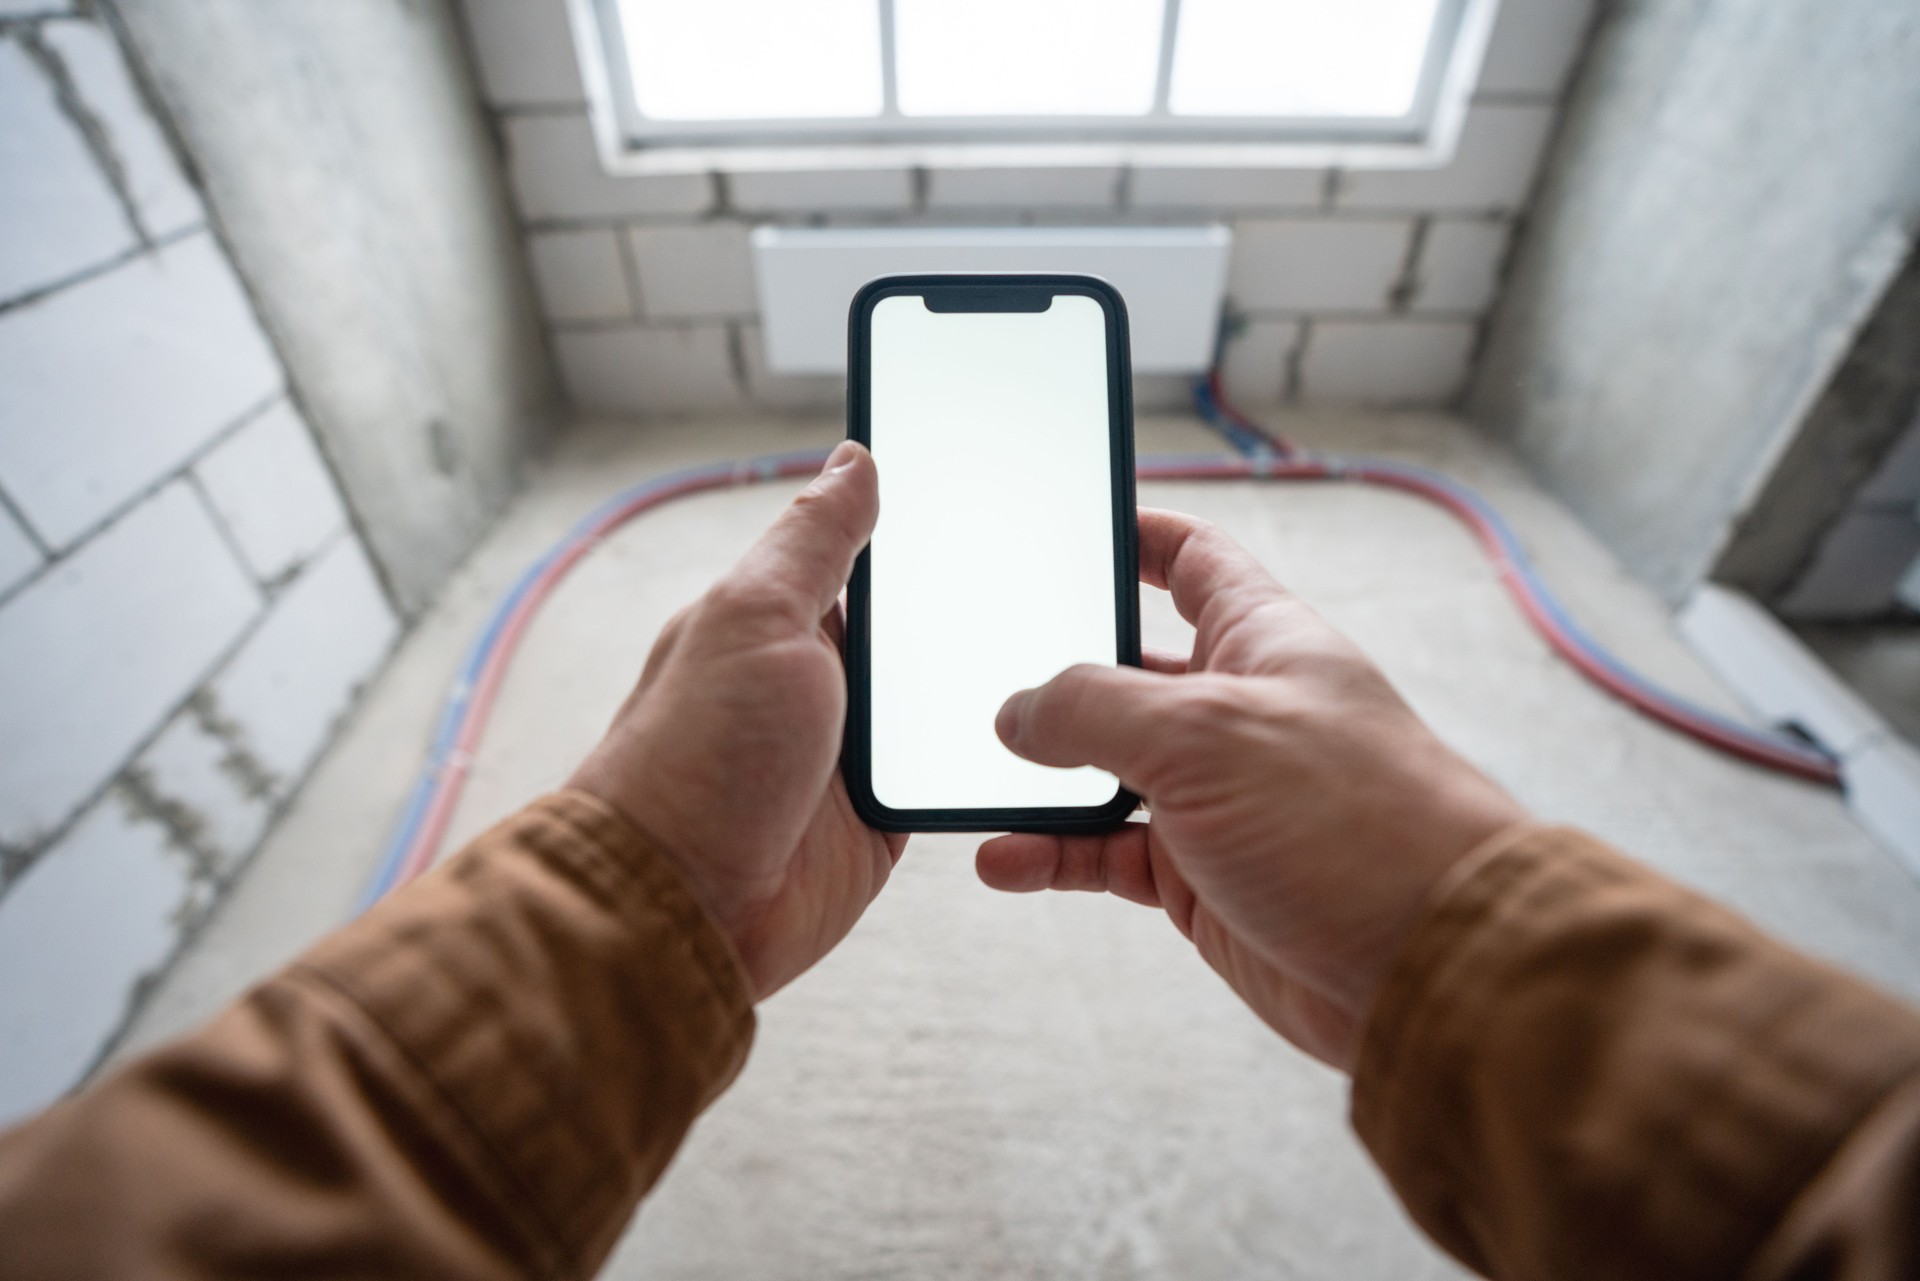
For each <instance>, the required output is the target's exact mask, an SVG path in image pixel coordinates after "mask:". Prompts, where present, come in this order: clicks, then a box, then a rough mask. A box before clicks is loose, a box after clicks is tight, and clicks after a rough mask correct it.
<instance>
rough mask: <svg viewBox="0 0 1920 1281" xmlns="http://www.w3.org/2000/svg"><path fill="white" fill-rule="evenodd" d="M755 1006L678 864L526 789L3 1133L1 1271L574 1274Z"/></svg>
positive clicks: (661, 1152) (658, 1159)
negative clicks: (285, 963)
mask: <svg viewBox="0 0 1920 1281" xmlns="http://www.w3.org/2000/svg"><path fill="white" fill-rule="evenodd" d="M752 1030H753V1015H752V1010H751V1006H750V1004H749V1001H748V999H747V993H746V988H745V983H744V980H743V978H742V976H741V973H740V969H739V966H738V963H737V962H736V960H735V959H734V957H733V955H732V952H731V951H730V949H729V946H728V944H727V941H726V940H725V939H724V938H723V937H722V936H721V934H720V933H719V932H718V931H717V930H716V929H715V927H714V926H713V925H712V924H710V923H709V921H708V920H707V918H706V916H705V914H704V913H703V912H702V911H701V909H700V907H699V905H698V904H697V903H696V902H695V901H694V899H693V897H692V895H691V894H690V893H689V891H688V890H687V889H686V887H685V886H684V885H683V884H682V882H681V880H680V878H679V876H678V874H677V873H676V872H675V871H674V870H673V869H672V867H671V866H670V865H669V864H668V863H667V862H666V861H665V860H663V859H662V858H661V857H660V856H659V855H658V854H657V853H655V852H654V851H653V850H651V849H650V848H649V847H648V845H647V843H646V842H645V840H644V839H643V838H642V837H641V836H640V835H639V834H638V833H636V832H635V831H634V830H633V829H632V828H631V827H630V826H629V825H627V824H626V823H625V822H624V821H623V820H622V819H621V818H620V817H619V816H618V815H617V814H615V813H614V812H613V811H612V810H611V809H609V808H608V807H606V806H605V805H603V804H602V803H600V802H599V801H596V800H594V799H593V798H591V797H588V796H585V795H582V794H580V793H574V792H565V793H561V794H558V795H555V796H550V797H547V798H546V799H544V800H542V801H539V802H537V803H536V804H534V805H532V806H530V807H528V808H527V809H526V810H524V811H523V812H521V813H520V814H518V815H516V816H515V817H514V818H512V819H510V820H509V821H507V822H505V823H503V824H501V825H500V826H499V827H496V828H494V829H493V830H492V831H491V832H488V833H487V834H486V835H484V836H482V837H481V838H480V839H479V840H477V841H475V842H474V843H473V845H471V846H470V847H468V848H467V849H466V850H465V851H464V852H462V853H461V854H460V855H459V856H458V857H457V858H455V859H453V860H452V861H451V862H450V863H449V864H448V865H447V866H446V867H444V868H443V869H441V870H440V871H437V872H436V873H434V874H433V875H432V876H429V877H427V878H425V879H423V880H422V881H420V882H418V883H417V884H415V885H413V886H410V887H409V888H407V889H405V890H402V891H401V892H399V893H397V894H394V895H392V896H391V897H390V898H388V899H387V900H386V901H385V902H383V903H382V904H380V905H379V906H377V907H376V908H374V909H373V910H372V911H371V912H369V913H368V914H367V915H366V916H364V917H363V918H361V919H360V920H358V921H356V922H354V923H353V924H352V925H350V926H348V927H346V928H345V929H343V930H341V931H340V932H339V933H337V934H335V935H333V936H331V937H330V938H328V939H326V940H325V941H323V942H322V943H321V944H319V945H318V946H317V947H315V948H314V949H313V950H312V951H310V952H308V953H307V954H306V955H305V956H304V957H302V958H301V959H300V960H298V961H296V962H295V963H294V964H292V965H290V966H289V967H288V968H287V969H286V970H285V971H284V972H282V973H280V974H279V975H277V976H275V977H274V978H272V979H269V980H268V981H267V982H265V983H264V984H262V985H261V986H260V987H258V988H257V989H255V990H254V991H253V992H252V993H250V994H249V995H248V996H247V997H246V998H245V999H243V1000H242V1001H241V1002H239V1003H238V1004H237V1005H235V1006H234V1007H232V1008H231V1009H229V1010H228V1011H227V1012H226V1013H224V1014H222V1015H221V1016H220V1017H219V1018H217V1019H216V1020H215V1021H214V1022H213V1023H212V1024H210V1025H209V1026H208V1027H207V1028H205V1029H204V1030H203V1031H201V1032H199V1033H197V1034H195V1035H193V1036H190V1037H188V1038H186V1039H185V1040H182V1041H179V1042H176V1043H175V1044H173V1045H170V1046H167V1047H165V1048H163V1049H161V1050H159V1051H157V1052H155V1053H153V1054H151V1055H149V1056H147V1057H145V1058H143V1059H140V1060H138V1061H136V1062H133V1063H131V1064H129V1065H127V1066H126V1067H124V1068H122V1069H120V1070H119V1071H117V1072H115V1073H113V1074H112V1075H111V1076H109V1077H107V1078H106V1079H104V1080H102V1081H100V1082H99V1083H97V1084H95V1085H94V1086H93V1087H91V1088H90V1089H88V1090H87V1091H85V1092H84V1093H82V1094H80V1095H77V1096H75V1097H73V1098H70V1099H68V1100H66V1101H64V1102H62V1103H60V1104H58V1105H57V1106H55V1107H53V1108H52V1109H50V1110H49V1111H47V1112H45V1113H43V1114H41V1115H40V1116H39V1117H37V1118H35V1119H33V1120H31V1121H28V1122H27V1123H26V1124H24V1125H22V1126H20V1127H19V1128H17V1129H15V1130H13V1131H11V1132H9V1133H7V1134H5V1135H3V1136H0V1276H8V1277H16V1276H17V1277H29V1276H30V1277H134V1276H138V1277H165V1278H176V1277H177V1278H188V1277H193V1278H200V1277H212V1276H228V1275H243V1274H244V1275H249V1276H261V1275H281V1274H286V1275H294V1274H298V1275H309V1276H311V1275H327V1276H373V1275H384V1276H407V1277H460V1278H468V1279H472V1278H482V1279H485V1278H505V1277H522V1276H530V1275H532V1276H562V1277H577V1276H586V1275H590V1274H591V1273H593V1272H594V1270H595V1269H596V1268H597V1267H598V1266H599V1264H600V1262H601V1260H602V1259H603V1258H604V1257H605V1256H606V1253H607V1251H608V1250H609V1249H611V1248H612V1246H613V1243H614V1241H615V1240H616V1238H617V1237H618V1235H619V1233H620V1231H621V1229H622V1228H623V1227H624V1226H625V1225H626V1222H627V1220H628V1218H629V1217H630V1215H631V1214H632V1212H633V1208H634V1206H635V1204H636V1203H637V1202H638V1201H639V1199H640V1197H641V1195H642V1194H643V1193H644V1192H645V1191H646V1190H647V1189H648V1188H649V1187H650V1186H652V1184H653V1182H654V1181H655V1180H656V1179H657V1178H659V1176H660V1173H661V1171H662V1170H663V1169H664V1168H665V1167H666V1164H667V1161H668V1159H669V1158H670V1157H671V1156H672V1155H673V1151H674V1149H675V1148H676V1147H677V1146H678V1145H679V1142H680V1140H681V1138H682V1137H683V1136H684V1134H685V1133H686V1130H687V1127H688V1126H689V1125H690V1124H691V1123H692V1121H693V1119H694V1117H695V1116H696V1115H697V1114H698V1113H699V1111H700V1109H701V1108H702V1107H704V1106H705V1105H706V1104H707V1103H708V1102H709V1101H711V1100H712V1099H713V1098H714V1096H715V1095H717V1094H718V1093H719V1092H720V1091H721V1090H722V1089H723V1088H725V1086H726V1085H727V1084H728V1082H730V1081H731V1080H732V1078H733V1076H734V1074H735V1073H736V1072H737V1071H738V1070H739V1067H740V1064H741V1062H742V1061H743V1059H744V1058H745V1055H746V1051H747V1046H748V1043H749V1041H750V1040H751V1037H752Z"/></svg>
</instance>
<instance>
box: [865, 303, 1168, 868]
mask: <svg viewBox="0 0 1920 1281" xmlns="http://www.w3.org/2000/svg"><path fill="white" fill-rule="evenodd" d="M894 294H918V295H921V296H923V297H925V298H926V300H927V306H928V308H929V309H930V310H933V311H1044V310H1046V308H1047V307H1048V306H1050V305H1051V299H1052V298H1053V296H1054V295H1055V294H1082V295H1086V296H1088V297H1091V298H1093V299H1095V300H1096V301H1098V302H1099V303H1100V306H1101V309H1102V310H1103V311H1104V312H1105V313H1106V317H1107V418H1108V428H1109V433H1110V434H1109V439H1110V441H1111V449H1110V456H1111V458H1112V463H1113V545H1114V551H1115V555H1114V558H1113V560H1114V581H1113V593H1114V616H1115V618H1116V619H1117V620H1118V623H1119V629H1120V635H1119V638H1118V640H1119V644H1118V647H1117V651H1118V653H1119V655H1120V661H1121V662H1122V663H1124V664H1126V665H1128V666H1130V667H1138V666H1140V530H1139V523H1138V522H1139V517H1138V514H1137V510H1136V507H1135V500H1134V489H1133V485H1134V462H1133V370H1132V358H1131V354H1130V347H1129V343H1128V338H1127V306H1126V303H1125V302H1123V301H1122V300H1121V298H1120V294H1119V291H1118V290H1116V289H1114V287H1113V286H1112V285H1110V284H1108V283H1107V282H1106V281H1104V280H1101V279H1098V278H1097V277H1094V276H1069V275H1015V274H997V273H981V274H969V275H931V276H883V277H881V278H880V279H878V280H874V281H870V282H869V283H868V284H867V285H865V286H864V287H863V288H862V289H861V290H860V292H859V293H857V294H855V295H854V298H853V306H852V307H851V308H850V309H849V311H848V315H847V436H848V438H849V439H852V440H857V441H859V442H860V443H861V444H862V445H871V444H872V432H871V422H870V418H869V411H870V408H871V406H870V405H869V403H868V396H867V386H868V376H867V375H868V337H869V329H868V325H869V318H870V317H871V315H872V311H873V307H874V304H875V303H877V302H879V301H880V300H881V299H882V298H885V297H888V296H890V295H894ZM1036 301H1037V302H1038V303H1039V305H1038V306H1035V305H1033V304H1034V303H1035V302H1036ZM869 554H870V553H869V552H867V551H862V552H861V553H860V557H859V559H858V560H857V561H855V562H854V567H853V577H852V579H851V581H850V582H849V583H848V585H847V729H846V736H845V740H844V746H843V747H842V750H841V757H840V767H841V772H842V774H843V775H844V777H845V779H846V783H847V794H848V796H849V797H850V798H851V799H852V801H853V809H854V812H855V813H856V814H858V815H859V816H860V818H861V819H862V821H864V822H865V823H866V824H867V825H868V826H869V827H872V828H875V829H877V830H879V831H882V832H999V831H1015V832H1061V833H1073V832H1082V833H1084V832H1102V831H1108V830H1110V829H1112V828H1114V827H1116V826H1118V825H1119V824H1120V823H1121V822H1122V821H1124V820H1125V819H1126V817H1127V815H1129V814H1131V813H1132V812H1133V811H1134V809H1135V808H1136V807H1137V806H1138V805H1139V803H1140V798H1139V797H1137V796H1135V795H1134V794H1133V793H1132V792H1129V791H1127V790H1126V789H1125V788H1124V787H1123V788H1120V789H1118V790H1117V791H1116V792H1115V793H1114V796H1113V799H1112V800H1110V801H1108V802H1106V803H1105V804H1103V805H1093V806H1059V807H1048V808H1024V809H1019V808H1016V809H923V810H900V809H894V808H892V807H890V806H887V805H882V804H881V803H880V801H879V800H878V799H877V798H876V797H875V796H874V794H873V772H872V742H871V739H870V736H869V730H868V726H869V725H870V724H871V723H872V721H871V715H870V712H871V707H872V703H871V694H872V690H871V675H872V668H871V663H870V660H871V649H870V644H871V640H872V636H871V632H870V627H871V618H872V615H871V613H870V609H869V605H870V597H869V588H870V584H869V579H868V570H869V566H868V556H869Z"/></svg>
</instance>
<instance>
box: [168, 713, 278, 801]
mask: <svg viewBox="0 0 1920 1281" xmlns="http://www.w3.org/2000/svg"><path fill="white" fill-rule="evenodd" d="M187 711H188V712H189V713H191V714H192V716H193V719H194V723H195V724H197V725H198V726H199V727H200V728H201V729H202V730H204V731H205V732H206V733H207V735H208V736H209V737H211V738H213V739H215V740H216V741H218V742H219V744H220V746H221V748H222V751H221V753H220V772H221V773H223V774H225V775H226V776H227V777H228V778H229V779H231V780H233V783H234V785H235V786H237V787H238V788H239V789H240V793H241V795H243V796H245V797H247V798H248V799H249V800H256V801H264V802H266V803H267V804H269V805H271V804H274V803H275V802H276V801H277V800H278V799H279V796H280V791H281V788H282V786H283V780H282V779H281V778H280V776H279V775H278V774H277V773H275V772H274V771H273V769H271V768H270V767H269V766H268V765H267V764H266V762H264V761H262V760H261V759H260V758H259V757H258V756H257V755H255V754H254V751H253V748H252V745H251V744H249V743H248V742H247V732H246V730H245V729H244V728H243V727H242V726H241V724H240V722H238V721H236V720H234V719H233V718H232V717H230V716H227V715H226V714H225V713H223V712H222V711H221V710H220V700H219V697H218V696H217V695H216V694H215V693H214V692H213V691H212V690H211V689H200V690H196V691H195V692H194V695H193V697H191V698H189V699H188V700H187Z"/></svg>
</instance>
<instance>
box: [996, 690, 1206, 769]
mask: <svg viewBox="0 0 1920 1281" xmlns="http://www.w3.org/2000/svg"><path fill="white" fill-rule="evenodd" d="M1179 680H1180V678H1179V677H1175V676H1163V675H1161V674H1159V673H1158V672H1143V671H1141V670H1140V669H1139V668H1137V667H1099V666H1095V665H1092V664H1087V663H1083V664H1081V665H1080V666H1078V667H1069V668H1068V669H1067V670H1066V671H1064V672H1061V673H1060V674H1059V675H1058V676H1056V677H1054V678H1053V679H1052V680H1050V681H1048V682H1047V683H1046V684H1045V685H1042V686H1040V687H1039V688H1038V689H1023V690H1021V691H1020V692H1019V693H1017V694H1015V695H1013V696H1012V697H1011V698H1009V699H1008V700H1007V701H1006V702H1005V703H1004V704H1003V705H1002V706H1001V708H1000V714H999V715H998V716H997V717H995V718H994V722H993V727H994V729H995V731H996V732H998V733H999V735H1000V741H1001V742H1003V743H1005V744H1006V745H1007V747H1008V749H1009V750H1011V751H1012V752H1013V753H1014V754H1015V755H1017V756H1024V757H1026V758H1027V759H1028V760H1030V761H1034V762H1036V763H1037V764H1040V765H1058V766H1063V767H1070V766H1076V765H1093V766H1097V767H1098V768H1100V769H1103V770H1106V771H1107V772H1108V773H1110V774H1115V775H1118V776H1119V777H1120V778H1121V779H1122V780H1123V781H1133V782H1136V783H1137V782H1138V781H1140V779H1141V778H1142V776H1143V774H1144V773H1145V772H1146V768H1147V765H1148V760H1149V757H1150V756H1151V755H1152V752H1153V750H1154V746H1155V743H1156V742H1157V740H1158V738H1159V732H1158V731H1159V729H1160V728H1162V727H1164V725H1165V723H1166V722H1165V718H1166V715H1167V711H1168V709H1169V707H1170V706H1171V704H1172V702H1173V699H1174V694H1175V689H1176V687H1177V685H1178V682H1179ZM1136 790H1137V789H1136Z"/></svg>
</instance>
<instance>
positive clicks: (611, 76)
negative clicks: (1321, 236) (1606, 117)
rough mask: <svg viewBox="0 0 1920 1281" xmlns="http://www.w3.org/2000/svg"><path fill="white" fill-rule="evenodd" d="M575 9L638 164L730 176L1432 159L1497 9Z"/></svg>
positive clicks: (1024, 5)
mask: <svg viewBox="0 0 1920 1281" xmlns="http://www.w3.org/2000/svg"><path fill="white" fill-rule="evenodd" d="M575 3H576V5H578V6H579V8H580V11H581V12H582V13H583V14H584V13H587V12H589V11H591V13H592V15H593V20H592V21H591V22H590V23H588V24H587V25H588V26H589V27H590V28H591V30H590V31H588V32H587V34H588V36H589V38H590V39H592V40H595V41H597V42H598V44H599V46H600V47H601V48H602V49H604V50H606V51H607V53H608V55H609V56H608V57H607V59H606V61H607V77H606V91H607V92H606V96H607V98H608V99H609V101H608V102H607V103H606V104H602V105H604V106H608V107H610V108H611V118H612V120H613V122H614V124H615V126H616V132H617V134H618V135H619V140H620V142H621V143H622V145H623V146H624V147H625V148H626V149H627V152H628V154H643V153H660V152H671V151H673V150H675V149H680V150H683V151H684V150H688V149H692V150H695V151H698V152H699V153H700V156H701V162H702V163H722V164H724V163H725V153H726V152H727V151H728V150H729V149H731V150H733V151H746V152H751V153H753V154H754V155H756V156H759V157H761V158H763V159H764V158H766V157H768V156H770V155H771V156H776V157H777V156H778V154H779V153H781V152H782V151H783V150H785V151H786V152H788V153H793V152H795V151H804V152H805V153H806V156H807V160H808V162H818V160H819V159H820V157H819V149H820V148H821V147H828V148H852V149H856V150H865V151H872V150H873V149H876V148H877V149H880V150H882V151H888V152H890V153H893V154H896V157H897V154H898V153H903V152H919V153H922V154H927V153H929V149H932V150H936V151H937V150H940V149H942V148H952V147H967V146H974V147H978V146H981V145H983V144H984V145H988V146H992V147H994V148H996V149H997V152H996V154H997V156H998V157H999V161H998V162H1000V163H1005V162H1006V161H1007V160H1008V159H1009V158H1011V159H1014V160H1015V161H1016V162H1017V160H1018V157H1019V153H1021V152H1022V151H1023V150H1027V151H1036V152H1047V153H1048V155H1049V156H1051V157H1052V158H1055V159H1057V158H1058V153H1059V152H1060V151H1061V149H1063V148H1067V149H1071V148H1080V149H1081V151H1082V152H1083V153H1084V152H1085V150H1086V149H1087V148H1090V147H1091V148H1099V147H1106V148H1107V149H1108V151H1109V152H1112V151H1113V150H1114V149H1115V148H1118V149H1120V150H1125V151H1128V152H1129V154H1130V155H1134V156H1136V157H1138V158H1144V157H1145V156H1147V155H1149V154H1151V153H1152V152H1153V151H1154V149H1156V148H1160V149H1164V148H1166V147H1171V146H1181V145H1185V146H1192V145H1195V144H1198V145H1203V146H1210V147H1211V146H1214V145H1216V144H1221V143H1229V144H1263V143H1265V144H1271V143H1282V144H1289V143H1302V142H1305V143H1342V144H1351V143H1367V142H1379V143H1395V144H1415V145H1425V144H1426V143H1427V142H1428V141H1429V134H1430V131H1431V130H1432V129H1433V127H1434V124H1435V121H1436V119H1437V118H1438V117H1439V115H1440V114H1441V110H1442V107H1443V106H1444V105H1445V104H1446V103H1447V102H1449V101H1453V100H1454V99H1458V100H1464V95H1465V93H1466V91H1467V89H1468V88H1470V85H1467V84H1466V83H1465V77H1463V76H1462V75H1461V74H1458V72H1459V68H1460V67H1461V66H1463V65H1464V66H1465V67H1466V70H1467V71H1468V72H1470V71H1471V70H1472V64H1473V63H1476V62H1477V60H1478V57H1479V52H1480V48H1479V46H1480V45H1481V44H1483V43H1484V39H1485V33H1486V30H1487V28H1488V27H1489V26H1490V24H1491V20H1492V11H1493V9H1494V6H1495V5H1496V4H1497V3H1498V0H575ZM1469 46H1471V47H1469ZM1450 94H1451V95H1453V98H1451V99H1450V98H1449V97H1448V95H1450ZM1455 105H1457V102H1456V104H1455ZM1048 149H1051V151H1049V150H1048ZM1142 149H1144V150H1142ZM943 158H946V159H950V158H951V155H950V153H943ZM1216 158H1217V156H1216ZM774 163H780V162H779V161H778V160H777V159H776V160H775V161H774Z"/></svg>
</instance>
